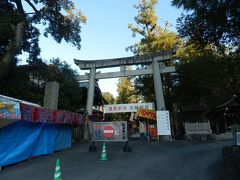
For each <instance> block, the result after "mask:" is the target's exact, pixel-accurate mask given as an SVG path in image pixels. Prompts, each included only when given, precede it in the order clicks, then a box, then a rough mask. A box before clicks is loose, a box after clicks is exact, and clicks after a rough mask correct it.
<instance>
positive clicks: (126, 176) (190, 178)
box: [0, 140, 240, 180]
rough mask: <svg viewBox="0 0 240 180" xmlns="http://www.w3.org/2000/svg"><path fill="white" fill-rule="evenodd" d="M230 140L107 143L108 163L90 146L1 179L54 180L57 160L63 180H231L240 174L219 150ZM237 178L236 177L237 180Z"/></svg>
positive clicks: (8, 171) (14, 168)
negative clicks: (126, 148) (127, 146)
mask: <svg viewBox="0 0 240 180" xmlns="http://www.w3.org/2000/svg"><path fill="white" fill-rule="evenodd" d="M231 143H232V142H231V141H229V140H218V141H215V142H210V143H189V142H184V141H181V142H180V141H178V142H160V143H159V142H147V143H145V144H139V142H138V141H132V142H130V145H131V147H132V152H123V151H122V146H123V143H113V142H112V143H106V148H107V157H108V161H104V162H101V161H99V159H100V157H101V149H102V144H100V143H99V144H97V146H98V151H97V152H88V147H89V143H81V144H79V145H75V146H74V147H73V148H71V149H68V150H65V151H61V152H56V153H54V154H52V155H46V156H41V157H37V158H34V159H29V160H27V161H24V162H21V163H18V164H15V165H11V166H7V167H4V168H3V169H2V171H0V180H16V179H17V180H30V179H31V180H48V179H49V180H50V179H53V176H54V170H55V164H56V159H57V158H59V159H60V164H61V173H62V175H61V177H62V179H63V180H82V179H83V180H148V179H150V180H160V179H161V180H198V179H199V180H225V179H226V180H231V179H232V180H234V179H240V173H239V174H237V173H236V172H229V171H227V170H226V169H225V167H224V165H223V160H222V157H221V148H222V147H223V146H225V145H230V144H231ZM237 176H238V178H237Z"/></svg>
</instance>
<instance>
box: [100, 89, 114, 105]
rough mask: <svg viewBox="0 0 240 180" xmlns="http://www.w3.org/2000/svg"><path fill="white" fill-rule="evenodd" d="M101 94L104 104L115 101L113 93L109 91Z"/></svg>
mask: <svg viewBox="0 0 240 180" xmlns="http://www.w3.org/2000/svg"><path fill="white" fill-rule="evenodd" d="M102 96H103V100H104V101H105V103H106V104H113V103H114V101H115V99H114V97H113V95H112V94H111V93H110V92H103V93H102Z"/></svg>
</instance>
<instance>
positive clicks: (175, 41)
mask: <svg viewBox="0 0 240 180" xmlns="http://www.w3.org/2000/svg"><path fill="white" fill-rule="evenodd" d="M157 2H158V1H157V0H141V1H140V3H139V4H138V5H135V6H134V7H135V8H136V9H137V10H138V15H137V16H136V17H135V18H134V20H135V22H136V24H137V27H136V26H134V25H132V24H129V25H128V28H129V29H131V31H132V33H133V34H132V36H133V37H135V36H136V35H137V34H138V35H141V36H142V39H141V41H140V42H139V43H136V44H134V45H132V46H129V47H127V50H131V51H132V52H133V54H134V55H141V54H148V53H154V52H158V51H161V50H172V49H173V48H174V46H176V45H180V44H181V40H180V37H179V36H177V34H176V33H173V32H169V31H168V30H167V27H168V25H169V22H168V21H167V22H166V24H165V27H164V28H161V27H160V26H159V25H158V17H157V16H156V10H155V9H156V4H157Z"/></svg>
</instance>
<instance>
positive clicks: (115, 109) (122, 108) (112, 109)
mask: <svg viewBox="0 0 240 180" xmlns="http://www.w3.org/2000/svg"><path fill="white" fill-rule="evenodd" d="M103 108H104V110H103V112H104V113H122V112H137V109H151V110H154V107H153V103H137V104H112V105H104V107H103Z"/></svg>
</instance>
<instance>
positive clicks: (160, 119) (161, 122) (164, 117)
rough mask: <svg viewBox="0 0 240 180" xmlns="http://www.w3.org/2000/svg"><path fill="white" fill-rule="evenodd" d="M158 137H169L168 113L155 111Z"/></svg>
mask: <svg viewBox="0 0 240 180" xmlns="http://www.w3.org/2000/svg"><path fill="white" fill-rule="evenodd" d="M156 116H157V131H158V135H171V127H170V117H169V111H156Z"/></svg>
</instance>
